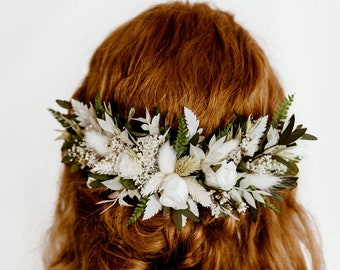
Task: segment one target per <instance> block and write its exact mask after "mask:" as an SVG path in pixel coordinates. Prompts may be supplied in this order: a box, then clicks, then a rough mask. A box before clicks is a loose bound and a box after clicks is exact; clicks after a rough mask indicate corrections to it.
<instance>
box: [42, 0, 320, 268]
mask: <svg viewBox="0 0 340 270" xmlns="http://www.w3.org/2000/svg"><path fill="white" fill-rule="evenodd" d="M97 94H99V96H100V98H101V99H102V100H104V101H108V102H110V103H111V104H112V108H113V110H114V111H116V112H118V113H119V114H120V115H123V116H125V117H126V116H127V113H128V111H129V109H130V108H131V107H134V108H135V109H136V114H137V115H143V114H144V113H145V108H148V110H149V111H151V112H153V113H154V112H155V110H156V109H158V110H159V111H160V112H161V113H162V114H164V115H166V118H165V122H166V124H168V125H170V126H172V127H174V128H176V123H177V120H178V115H179V113H181V112H182V110H183V106H186V107H188V108H190V109H191V110H192V111H193V112H194V113H195V114H196V115H197V116H198V118H199V119H200V126H201V127H203V129H204V132H205V135H211V134H213V133H214V132H216V131H218V130H219V129H220V128H223V127H224V126H225V125H226V124H227V123H228V122H230V121H231V120H232V119H233V118H234V116H235V112H237V114H239V115H253V116H255V117H256V116H261V115H269V116H272V115H273V112H274V109H275V108H276V106H277V105H278V104H279V103H280V101H281V100H282V99H283V96H284V93H283V90H282V87H281V85H280V83H279V81H278V79H277V77H276V76H275V74H274V71H273V69H272V68H271V66H270V65H269V63H268V60H267V58H266V56H265V54H264V52H263V51H262V49H261V48H260V47H259V45H258V44H257V43H256V41H255V40H254V39H253V38H252V37H251V36H250V34H249V33H248V32H247V31H246V30H245V29H244V28H243V27H241V26H240V25H239V24H238V23H236V22H235V21H234V18H233V16H232V15H231V14H229V13H226V12H222V11H220V10H217V9H212V8H210V7H209V6H208V5H206V4H189V3H179V2H172V3H169V4H160V5H157V6H154V7H152V8H151V9H148V10H146V11H145V12H143V13H141V14H140V15H138V16H137V17H135V18H133V19H132V20H130V21H129V22H127V23H125V24H124V25H122V26H121V27H119V28H118V29H116V30H115V31H114V32H113V33H112V34H110V35H109V36H108V37H107V38H106V40H104V42H103V43H102V44H101V45H100V46H99V48H98V49H97V50H96V52H95V53H94V55H93V57H92V59H91V61H90V65H89V71H88V74H87V76H86V77H85V79H84V80H83V82H82V84H81V86H80V87H79V89H77V91H76V92H75V93H74V95H73V98H76V99H78V100H81V101H83V102H85V103H87V102H94V100H95V96H96V95H97ZM280 195H281V196H282V197H283V198H284V200H283V201H282V202H280V203H278V204H277V208H278V209H279V210H280V211H281V214H278V213H274V212H273V211H272V210H270V209H266V208H263V209H259V212H258V217H257V221H256V222H254V221H252V220H251V218H250V217H249V216H248V215H243V216H241V218H240V220H235V219H233V218H229V217H226V218H213V217H211V215H210V213H208V212H206V211H205V210H204V209H201V211H200V212H201V213H202V216H201V217H200V219H201V222H199V223H194V222H191V221H188V223H187V225H186V226H185V227H183V229H182V230H181V231H179V230H177V229H176V227H175V226H174V224H173V222H172V220H171V217H170V216H169V215H165V216H163V215H162V214H158V215H156V216H154V217H153V218H151V219H149V220H144V221H142V220H138V221H137V222H135V223H133V224H132V225H130V226H129V227H126V226H125V223H126V221H127V219H128V217H129V216H130V214H131V211H132V209H131V208H129V207H123V206H113V207H111V208H110V209H109V210H107V211H104V212H103V213H101V212H102V211H103V210H104V209H105V208H106V207H107V206H103V205H98V204H96V202H98V201H100V200H103V199H104V198H105V196H106V193H105V191H97V190H91V189H89V188H88V187H87V186H86V178H85V177H84V175H82V174H81V172H80V173H71V172H70V169H69V168H68V167H67V166H66V167H65V168H64V172H63V176H62V181H61V187H60V193H59V200H58V204H57V207H56V214H55V220H54V224H53V226H52V228H51V229H50V234H49V237H50V238H49V241H50V247H49V248H48V249H47V251H46V256H45V265H46V268H47V269H82V270H85V269H134V270H136V269H226V270H228V269H233V270H237V269H307V266H308V265H310V266H311V267H312V268H313V269H322V257H321V254H320V250H321V249H320V247H319V244H318V242H317V240H316V239H317V233H316V231H315V230H314V228H313V227H312V225H311V222H310V219H309V216H308V214H307V213H306V211H305V210H304V209H303V208H302V206H301V205H300V204H299V203H298V202H297V200H296V192H295V191H288V192H285V191H283V192H282V193H281V194H280Z"/></svg>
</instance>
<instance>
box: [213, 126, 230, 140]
mask: <svg viewBox="0 0 340 270" xmlns="http://www.w3.org/2000/svg"><path fill="white" fill-rule="evenodd" d="M232 126H233V122H231V123H229V124H228V125H227V126H226V127H225V128H224V129H222V130H221V131H220V132H219V133H218V135H217V136H216V140H218V139H221V138H222V137H224V136H226V135H227V134H228V133H229V132H230V130H231V128H232Z"/></svg>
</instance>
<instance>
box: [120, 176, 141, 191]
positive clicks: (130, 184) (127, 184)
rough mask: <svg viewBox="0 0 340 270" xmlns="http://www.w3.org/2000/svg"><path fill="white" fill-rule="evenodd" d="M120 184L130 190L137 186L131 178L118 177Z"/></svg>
mask: <svg viewBox="0 0 340 270" xmlns="http://www.w3.org/2000/svg"><path fill="white" fill-rule="evenodd" d="M120 182H121V184H122V185H123V186H124V187H125V188H126V189H130V190H134V189H136V188H137V187H136V186H135V183H134V182H133V180H132V179H124V178H122V179H120Z"/></svg>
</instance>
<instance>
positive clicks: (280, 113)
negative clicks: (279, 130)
mask: <svg viewBox="0 0 340 270" xmlns="http://www.w3.org/2000/svg"><path fill="white" fill-rule="evenodd" d="M293 101H294V94H293V95H288V97H285V98H284V99H283V100H282V102H281V103H280V105H279V106H278V107H277V108H276V110H275V112H274V117H273V126H274V127H278V125H279V124H280V123H282V122H284V120H286V119H287V115H288V111H289V108H290V106H291V105H292V103H293Z"/></svg>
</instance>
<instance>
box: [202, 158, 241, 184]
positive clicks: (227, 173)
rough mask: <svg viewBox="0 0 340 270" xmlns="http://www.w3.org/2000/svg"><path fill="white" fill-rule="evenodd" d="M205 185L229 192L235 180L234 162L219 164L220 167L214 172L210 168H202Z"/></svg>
mask: <svg viewBox="0 0 340 270" xmlns="http://www.w3.org/2000/svg"><path fill="white" fill-rule="evenodd" d="M203 172H204V174H205V183H206V184H207V185H208V186H209V187H213V188H218V189H223V190H230V189H231V188H232V187H233V186H234V185H235V184H236V180H237V172H236V165H235V164H234V162H227V161H225V160H224V161H223V162H221V167H220V168H219V169H218V170H217V171H216V172H214V171H213V169H212V168H211V167H210V166H204V167H203Z"/></svg>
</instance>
